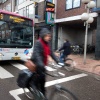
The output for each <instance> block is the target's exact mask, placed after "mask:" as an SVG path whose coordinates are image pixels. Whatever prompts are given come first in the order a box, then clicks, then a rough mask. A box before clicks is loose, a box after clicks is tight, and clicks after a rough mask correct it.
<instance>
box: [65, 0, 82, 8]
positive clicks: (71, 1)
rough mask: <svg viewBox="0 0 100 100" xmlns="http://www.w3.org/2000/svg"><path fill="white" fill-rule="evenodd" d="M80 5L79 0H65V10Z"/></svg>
mask: <svg viewBox="0 0 100 100" xmlns="http://www.w3.org/2000/svg"><path fill="white" fill-rule="evenodd" d="M80 5H81V0H66V10H69V9H74V8H78V7H80Z"/></svg>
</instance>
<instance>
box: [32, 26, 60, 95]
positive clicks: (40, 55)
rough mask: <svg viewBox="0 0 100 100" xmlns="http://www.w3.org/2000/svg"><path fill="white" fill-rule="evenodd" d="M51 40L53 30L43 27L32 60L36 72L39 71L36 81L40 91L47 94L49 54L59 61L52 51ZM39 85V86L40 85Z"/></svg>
mask: <svg viewBox="0 0 100 100" xmlns="http://www.w3.org/2000/svg"><path fill="white" fill-rule="evenodd" d="M50 40H51V32H50V31H49V30H48V29H47V28H42V29H41V31H40V38H39V40H37V41H36V42H35V46H34V50H33V55H32V57H31V60H32V61H33V62H34V63H35V65H36V72H37V73H38V75H39V76H38V78H37V80H36V82H35V85H36V87H37V88H39V89H40V91H41V92H42V93H43V94H44V96H45V87H44V85H45V74H44V73H45V71H46V70H45V66H46V65H47V62H48V55H50V56H51V57H52V58H53V59H54V61H55V62H56V63H58V60H57V58H56V56H55V55H54V53H53V52H52V50H51V48H50V45H49V42H50ZM38 86H39V87H38Z"/></svg>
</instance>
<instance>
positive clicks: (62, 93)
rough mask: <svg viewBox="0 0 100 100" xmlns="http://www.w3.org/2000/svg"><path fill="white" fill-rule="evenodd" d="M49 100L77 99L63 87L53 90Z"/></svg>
mask: <svg viewBox="0 0 100 100" xmlns="http://www.w3.org/2000/svg"><path fill="white" fill-rule="evenodd" d="M49 100H78V99H77V98H76V96H75V95H74V94H73V93H72V92H70V91H69V90H67V89H65V88H61V89H59V90H57V91H55V92H53V94H52V96H51V97H50V98H49Z"/></svg>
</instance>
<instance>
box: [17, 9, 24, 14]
mask: <svg viewBox="0 0 100 100" xmlns="http://www.w3.org/2000/svg"><path fill="white" fill-rule="evenodd" d="M23 10H24V9H23V8H22V9H20V10H19V11H18V12H19V14H20V15H22V16H23Z"/></svg>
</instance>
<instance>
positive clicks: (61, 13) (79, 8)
mask: <svg viewBox="0 0 100 100" xmlns="http://www.w3.org/2000/svg"><path fill="white" fill-rule="evenodd" d="M56 7H57V8H56V19H55V23H56V25H57V30H58V33H57V34H58V48H59V47H60V46H61V45H62V44H63V42H64V39H68V40H69V41H70V42H71V44H72V45H75V44H78V45H82V44H84V40H85V26H84V22H83V21H82V20H81V14H82V13H84V12H86V9H85V5H84V4H82V2H81V0H63V1H61V0H57V6H56ZM91 15H92V16H93V17H94V22H93V23H92V24H91V25H90V28H89V31H88V41H87V42H88V44H90V45H95V38H96V26H97V16H98V14H97V13H96V12H91Z"/></svg>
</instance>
